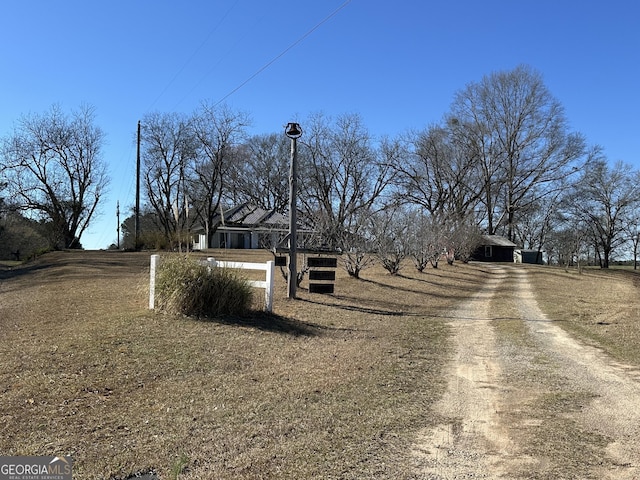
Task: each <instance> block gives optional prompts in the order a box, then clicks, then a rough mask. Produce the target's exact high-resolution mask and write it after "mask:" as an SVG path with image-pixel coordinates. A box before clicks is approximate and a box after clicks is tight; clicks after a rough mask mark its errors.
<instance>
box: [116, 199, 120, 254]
mask: <svg viewBox="0 0 640 480" xmlns="http://www.w3.org/2000/svg"><path fill="white" fill-rule="evenodd" d="M116 221H117V227H116V232H117V235H118V236H117V239H118V241H117V244H118V250H120V200H118V203H116Z"/></svg>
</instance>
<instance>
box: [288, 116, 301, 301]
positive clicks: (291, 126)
mask: <svg viewBox="0 0 640 480" xmlns="http://www.w3.org/2000/svg"><path fill="white" fill-rule="evenodd" d="M284 133H285V135H286V136H287V137H289V138H290V139H291V165H290V169H289V277H288V278H287V287H288V294H287V297H288V298H296V287H297V283H296V282H297V279H298V268H297V261H296V260H297V256H298V247H297V244H296V240H297V231H296V230H297V223H298V219H297V216H298V214H297V207H296V193H297V190H298V165H297V161H298V158H297V157H298V144H297V141H298V138H300V136H301V135H302V128H300V125H299V124H297V123H287V126H286V127H285V130H284Z"/></svg>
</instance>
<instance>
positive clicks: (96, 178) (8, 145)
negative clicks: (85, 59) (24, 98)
mask: <svg viewBox="0 0 640 480" xmlns="http://www.w3.org/2000/svg"><path fill="white" fill-rule="evenodd" d="M94 120H95V113H94V109H93V108H92V107H90V106H81V107H80V108H79V109H78V110H76V111H73V112H71V114H70V115H66V114H64V113H63V112H62V110H61V108H60V107H59V106H53V107H52V108H51V110H49V112H47V113H45V114H42V115H37V114H32V115H28V116H24V117H23V118H22V119H21V120H20V121H19V123H18V125H17V127H16V128H15V130H14V132H13V133H12V134H11V135H9V136H8V137H6V138H5V139H3V141H2V162H1V163H2V168H3V169H4V171H5V176H6V178H7V179H8V187H7V190H8V193H9V195H10V196H11V197H12V198H13V200H14V201H15V202H16V204H17V205H19V207H20V208H21V209H22V210H23V211H25V212H28V213H32V214H35V215H37V216H39V217H41V218H42V219H43V220H45V222H48V224H49V225H50V226H51V232H50V238H49V241H50V243H51V246H52V247H54V248H80V247H81V243H80V239H81V237H82V234H83V233H84V232H85V230H86V229H87V227H88V226H89V224H90V223H91V221H92V219H93V218H94V215H95V213H96V209H97V207H98V204H99V202H100V200H101V198H102V195H103V193H104V191H105V189H106V187H107V185H108V182H109V180H108V177H107V174H106V168H105V164H104V161H103V159H102V146H103V143H104V133H103V132H102V130H101V129H100V128H99V127H97V126H96V125H95V124H94Z"/></svg>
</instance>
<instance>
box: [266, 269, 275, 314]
mask: <svg viewBox="0 0 640 480" xmlns="http://www.w3.org/2000/svg"><path fill="white" fill-rule="evenodd" d="M275 271H276V262H274V261H273V260H269V261H268V262H267V278H266V279H265V280H266V281H265V286H264V309H265V310H266V311H267V312H272V311H273V279H274V273H275Z"/></svg>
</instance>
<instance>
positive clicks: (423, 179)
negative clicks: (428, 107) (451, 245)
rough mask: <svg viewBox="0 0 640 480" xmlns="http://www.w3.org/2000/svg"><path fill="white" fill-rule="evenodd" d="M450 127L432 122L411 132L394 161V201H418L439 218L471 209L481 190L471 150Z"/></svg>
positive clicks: (413, 202)
mask: <svg viewBox="0 0 640 480" xmlns="http://www.w3.org/2000/svg"><path fill="white" fill-rule="evenodd" d="M452 127H455V125H447V126H440V125H432V126H430V127H429V128H428V129H426V130H424V131H421V132H417V133H411V134H410V135H409V138H408V142H407V143H408V148H407V149H406V152H403V154H402V155H399V156H398V158H397V161H396V163H395V164H394V169H395V170H396V176H395V182H394V183H395V187H396V190H395V192H396V200H397V202H398V203H408V204H412V205H418V206H419V207H420V208H422V209H425V210H426V211H427V212H428V213H429V214H431V215H432V216H434V217H438V218H439V219H441V220H443V221H444V220H445V219H446V217H447V216H453V217H455V218H460V217H464V216H466V215H468V214H469V212H472V211H474V210H475V205H476V204H477V203H478V200H479V198H480V195H481V191H482V189H481V188H480V186H479V185H478V174H477V169H476V164H477V162H476V159H475V157H474V151H473V150H471V149H468V148H466V146H465V145H464V143H463V142H461V141H460V140H459V138H458V137H457V136H456V135H455V133H456V132H455V128H452Z"/></svg>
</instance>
